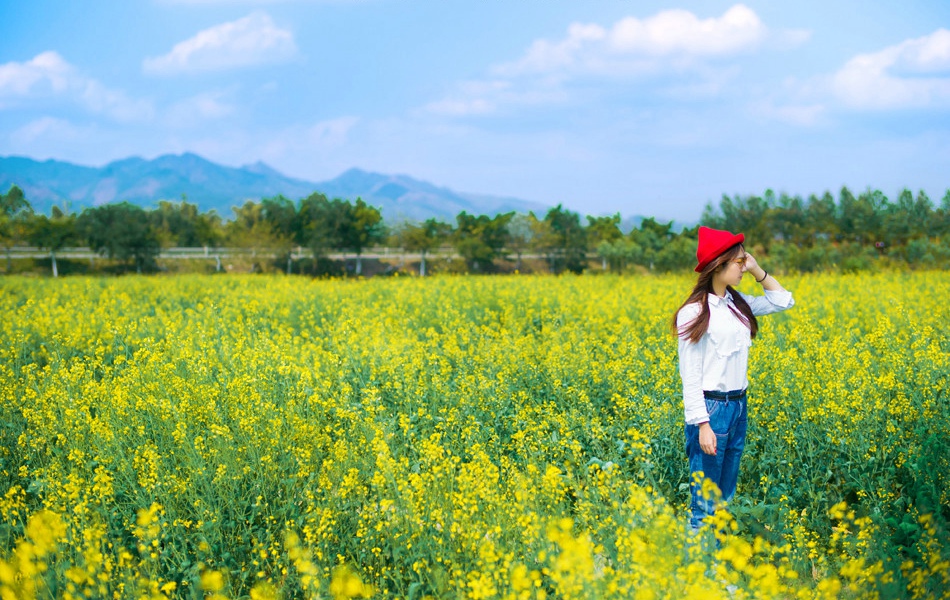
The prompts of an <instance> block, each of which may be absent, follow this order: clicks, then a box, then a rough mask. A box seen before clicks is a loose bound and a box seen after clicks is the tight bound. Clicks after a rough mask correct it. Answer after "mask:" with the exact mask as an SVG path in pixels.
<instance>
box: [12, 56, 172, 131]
mask: <svg viewBox="0 0 950 600" xmlns="http://www.w3.org/2000/svg"><path fill="white" fill-rule="evenodd" d="M41 98H60V99H64V100H66V101H69V102H75V103H77V104H79V105H80V106H82V107H83V108H85V109H86V110H88V111H90V112H93V113H96V114H104V115H108V116H109V117H111V118H113V119H116V120H118V121H136V120H142V119H148V118H150V117H151V116H152V114H153V112H154V111H153V108H152V106H151V104H150V103H149V102H147V101H145V100H133V99H131V98H129V97H128V96H126V95H125V93H124V92H121V91H119V90H113V89H110V88H108V87H106V86H104V85H102V84H101V83H100V82H99V81H97V80H95V79H92V78H91V77H87V76H86V75H83V74H82V73H80V72H79V70H78V69H76V68H75V67H74V66H72V65H71V64H69V63H68V62H67V61H66V60H64V59H63V57H62V56H60V55H59V54H58V53H56V52H54V51H47V52H43V53H41V54H38V55H36V56H35V57H33V58H32V59H31V60H29V61H26V62H9V63H6V64H4V65H0V108H3V107H6V106H11V105H20V104H23V103H24V102H26V101H31V100H36V99H41Z"/></svg>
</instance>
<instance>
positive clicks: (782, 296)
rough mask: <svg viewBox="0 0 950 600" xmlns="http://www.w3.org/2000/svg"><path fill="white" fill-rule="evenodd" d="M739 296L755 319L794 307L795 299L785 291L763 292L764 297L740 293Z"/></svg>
mask: <svg viewBox="0 0 950 600" xmlns="http://www.w3.org/2000/svg"><path fill="white" fill-rule="evenodd" d="M739 295H740V296H742V299H743V300H745V301H746V302H747V303H748V304H749V308H751V309H752V314H754V315H755V316H757V317H759V316H762V315H771V314H773V313H777V312H782V311H783V310H788V309H790V308H791V307H793V306H795V298H793V297H792V293H791V292H790V291H788V290H786V289H781V290H765V295H764V296H750V295H748V294H742V293H741V292H740V294H739Z"/></svg>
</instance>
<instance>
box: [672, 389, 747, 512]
mask: <svg viewBox="0 0 950 600" xmlns="http://www.w3.org/2000/svg"><path fill="white" fill-rule="evenodd" d="M728 394H729V395H730V397H732V396H734V395H736V394H737V392H728ZM706 411H707V412H708V413H709V426H710V427H712V430H713V433H715V434H716V454H713V455H709V454H706V453H705V452H703V449H702V448H700V446H699V426H698V425H687V426H686V455H687V456H688V457H689V474H690V488H689V489H690V496H691V501H690V519H689V524H690V527H692V528H693V529H694V530H695V529H699V527H700V526H701V525H702V524H703V521H704V520H705V519H706V517H708V516H709V515H712V514H713V513H714V512H716V508H717V506H718V505H719V504H720V503H727V502H729V501H730V500H732V498H733V496H735V494H736V482H737V481H738V479H739V459H740V458H741V457H742V450H743V448H745V434H746V426H747V425H748V404H747V400H746V397H745V394H744V393H743V394H741V396H740V399H738V400H733V399H730V400H717V399H711V398H709V397H707V398H706ZM703 479H708V480H710V481H711V482H712V483H714V484H715V485H716V488H717V489H716V490H713V491H712V494H709V493H708V492H709V486H708V484H707V493H706V494H704V493H703V490H702V481H703Z"/></svg>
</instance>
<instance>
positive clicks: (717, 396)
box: [703, 390, 746, 402]
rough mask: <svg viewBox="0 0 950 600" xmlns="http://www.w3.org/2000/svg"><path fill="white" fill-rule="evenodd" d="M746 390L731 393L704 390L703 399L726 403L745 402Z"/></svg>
mask: <svg viewBox="0 0 950 600" xmlns="http://www.w3.org/2000/svg"><path fill="white" fill-rule="evenodd" d="M745 395H746V391H745V390H732V391H731V392H720V391H718V390H703V397H705V398H706V399H707V400H723V401H725V402H730V401H734V400H735V401H738V400H745Z"/></svg>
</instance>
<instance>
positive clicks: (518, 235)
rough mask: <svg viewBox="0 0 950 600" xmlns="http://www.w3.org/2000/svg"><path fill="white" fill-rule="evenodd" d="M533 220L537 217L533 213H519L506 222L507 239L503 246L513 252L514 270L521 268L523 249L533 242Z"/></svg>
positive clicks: (526, 248) (534, 232)
mask: <svg viewBox="0 0 950 600" xmlns="http://www.w3.org/2000/svg"><path fill="white" fill-rule="evenodd" d="M535 221H537V217H535V216H534V213H528V214H523V213H519V214H516V215H514V216H513V217H511V221H510V222H509V223H508V239H507V240H506V241H505V247H507V248H508V250H509V251H510V252H514V253H515V270H516V271H518V272H520V271H521V269H522V257H523V255H524V253H525V251H527V250H528V249H529V248H531V247H532V245H533V244H534V239H535V235H536V233H537V228H536V227H535Z"/></svg>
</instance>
